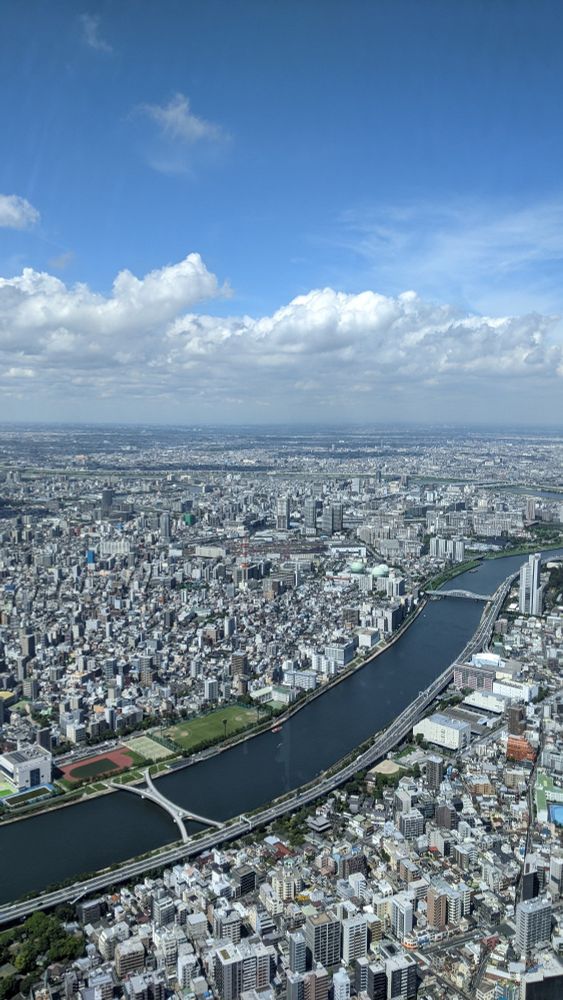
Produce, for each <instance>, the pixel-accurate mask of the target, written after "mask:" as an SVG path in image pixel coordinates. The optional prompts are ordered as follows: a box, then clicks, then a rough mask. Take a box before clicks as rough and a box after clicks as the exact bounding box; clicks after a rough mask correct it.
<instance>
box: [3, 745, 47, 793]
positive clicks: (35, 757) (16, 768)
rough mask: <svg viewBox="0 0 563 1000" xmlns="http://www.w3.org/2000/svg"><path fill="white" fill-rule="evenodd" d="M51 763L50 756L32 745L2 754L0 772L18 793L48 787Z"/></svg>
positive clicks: (45, 751) (42, 749) (41, 748)
mask: <svg viewBox="0 0 563 1000" xmlns="http://www.w3.org/2000/svg"><path fill="white" fill-rule="evenodd" d="M52 763H53V757H52V754H50V753H49V751H48V750H45V749H44V748H43V747H40V746H38V745H36V744H33V745H32V746H23V747H21V748H20V749H19V750H12V752H11V753H5V754H2V756H1V757H0V771H3V772H4V774H5V775H6V776H7V777H8V778H9V780H10V782H11V783H12V784H13V786H14V788H15V789H16V790H17V791H18V792H23V791H25V790H26V789H28V788H37V787H38V786H39V785H48V784H49V783H50V781H51V770H52Z"/></svg>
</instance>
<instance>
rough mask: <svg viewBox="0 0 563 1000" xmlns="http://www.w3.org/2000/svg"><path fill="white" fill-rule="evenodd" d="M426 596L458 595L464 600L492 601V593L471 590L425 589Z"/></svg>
mask: <svg viewBox="0 0 563 1000" xmlns="http://www.w3.org/2000/svg"><path fill="white" fill-rule="evenodd" d="M424 593H425V594H426V596H427V597H434V598H436V597H437V598H441V597H458V598H461V599H462V600H465V601H483V603H485V604H486V603H487V601H492V600H493V597H494V594H474V593H473V591H472V590H425V591H424Z"/></svg>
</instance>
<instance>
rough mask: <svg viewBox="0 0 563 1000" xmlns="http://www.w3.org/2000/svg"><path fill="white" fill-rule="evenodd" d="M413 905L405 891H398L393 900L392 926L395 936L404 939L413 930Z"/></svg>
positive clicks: (400, 939)
mask: <svg viewBox="0 0 563 1000" xmlns="http://www.w3.org/2000/svg"><path fill="white" fill-rule="evenodd" d="M412 919H413V905H412V900H411V898H410V897H409V896H407V895H406V894H405V893H402V892H401V893H397V895H396V896H393V898H392V900H391V928H392V930H393V934H394V935H395V937H397V938H398V939H399V941H402V940H403V938H405V937H407V936H408V935H409V934H410V933H411V931H412Z"/></svg>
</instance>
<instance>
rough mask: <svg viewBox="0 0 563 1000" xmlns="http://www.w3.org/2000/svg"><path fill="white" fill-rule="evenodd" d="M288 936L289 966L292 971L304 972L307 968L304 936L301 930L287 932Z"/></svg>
mask: <svg viewBox="0 0 563 1000" xmlns="http://www.w3.org/2000/svg"><path fill="white" fill-rule="evenodd" d="M288 938H289V968H290V969H291V971H292V972H305V971H306V969H307V948H306V945H305V937H304V935H303V934H302V933H301V931H294V932H293V933H292V934H288Z"/></svg>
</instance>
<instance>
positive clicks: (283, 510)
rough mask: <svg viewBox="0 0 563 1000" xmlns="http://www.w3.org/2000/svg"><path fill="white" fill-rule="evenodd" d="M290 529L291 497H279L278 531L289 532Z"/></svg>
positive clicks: (277, 506) (277, 510) (277, 509)
mask: <svg viewBox="0 0 563 1000" xmlns="http://www.w3.org/2000/svg"><path fill="white" fill-rule="evenodd" d="M288 528H289V497H278V499H277V503H276V529H277V530H278V531H287V529H288Z"/></svg>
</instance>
